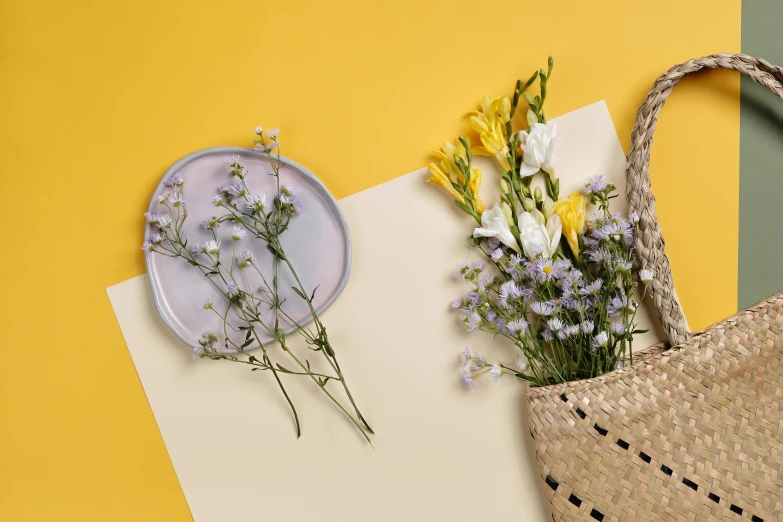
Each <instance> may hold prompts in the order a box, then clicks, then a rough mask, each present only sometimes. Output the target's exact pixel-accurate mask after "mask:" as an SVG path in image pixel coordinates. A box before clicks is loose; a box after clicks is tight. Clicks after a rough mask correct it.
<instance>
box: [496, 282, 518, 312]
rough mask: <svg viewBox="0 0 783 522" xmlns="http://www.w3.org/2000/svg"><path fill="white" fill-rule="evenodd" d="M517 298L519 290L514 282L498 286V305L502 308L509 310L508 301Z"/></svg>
mask: <svg viewBox="0 0 783 522" xmlns="http://www.w3.org/2000/svg"><path fill="white" fill-rule="evenodd" d="M518 297H519V288H518V287H517V284H516V283H515V282H514V281H506V282H505V283H503V284H502V285H500V291H499V292H498V304H499V305H500V306H502V307H503V308H511V305H510V304H509V302H508V301H509V299H516V298H518Z"/></svg>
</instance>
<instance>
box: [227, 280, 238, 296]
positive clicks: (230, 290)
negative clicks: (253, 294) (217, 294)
mask: <svg viewBox="0 0 783 522" xmlns="http://www.w3.org/2000/svg"><path fill="white" fill-rule="evenodd" d="M226 293H227V294H228V297H236V296H237V295H239V288H237V286H236V285H234V284H231V283H229V284H228V285H227V286H226Z"/></svg>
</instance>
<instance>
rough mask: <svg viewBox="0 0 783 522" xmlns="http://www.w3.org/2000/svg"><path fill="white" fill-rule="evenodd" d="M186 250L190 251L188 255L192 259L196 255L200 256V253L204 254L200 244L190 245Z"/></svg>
mask: <svg viewBox="0 0 783 522" xmlns="http://www.w3.org/2000/svg"><path fill="white" fill-rule="evenodd" d="M188 250H190V254H191V255H192V256H193V257H196V256H197V255H200V254H201V253H202V252H204V245H202V244H201V243H196V244H194V245H190V247H189V248H188Z"/></svg>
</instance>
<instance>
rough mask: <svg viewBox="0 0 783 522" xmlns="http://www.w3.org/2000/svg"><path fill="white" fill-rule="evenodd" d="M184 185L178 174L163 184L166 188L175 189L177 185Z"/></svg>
mask: <svg viewBox="0 0 783 522" xmlns="http://www.w3.org/2000/svg"><path fill="white" fill-rule="evenodd" d="M184 183H185V180H184V179H182V176H180V175H179V174H174V175H173V176H171V177H170V178H169V179H167V180H166V181H164V184H165V185H166V186H167V187H176V186H179V185H183V184H184Z"/></svg>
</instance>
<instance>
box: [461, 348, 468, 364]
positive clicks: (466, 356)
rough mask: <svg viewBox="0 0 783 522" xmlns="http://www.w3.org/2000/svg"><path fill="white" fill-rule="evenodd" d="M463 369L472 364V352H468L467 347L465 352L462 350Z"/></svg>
mask: <svg viewBox="0 0 783 522" xmlns="http://www.w3.org/2000/svg"><path fill="white" fill-rule="evenodd" d="M461 356H462V367H463V368H464V367H465V365H467V364H468V362H470V350H468V347H467V346H466V347H465V349H464V350H462V354H461Z"/></svg>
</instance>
